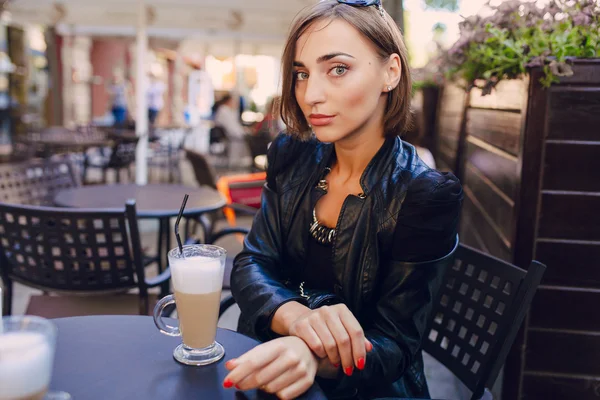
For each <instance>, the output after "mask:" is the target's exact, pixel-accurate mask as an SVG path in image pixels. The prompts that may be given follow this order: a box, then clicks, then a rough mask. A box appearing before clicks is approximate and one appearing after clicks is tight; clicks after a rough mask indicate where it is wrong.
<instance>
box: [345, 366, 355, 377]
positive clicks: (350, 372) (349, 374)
mask: <svg viewBox="0 0 600 400" xmlns="http://www.w3.org/2000/svg"><path fill="white" fill-rule="evenodd" d="M352 370H354V368H352V367H348V368H346V369H345V370H344V373H345V374H346V375H348V376H352Z"/></svg>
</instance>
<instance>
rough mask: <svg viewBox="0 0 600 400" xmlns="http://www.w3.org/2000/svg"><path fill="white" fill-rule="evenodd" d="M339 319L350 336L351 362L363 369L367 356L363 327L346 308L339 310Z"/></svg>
mask: <svg viewBox="0 0 600 400" xmlns="http://www.w3.org/2000/svg"><path fill="white" fill-rule="evenodd" d="M340 321H342V324H343V325H344V328H346V332H348V335H349V336H350V341H351V345H352V357H353V360H354V363H353V364H354V365H356V368H358V369H359V370H363V369H364V368H365V362H366V358H367V351H366V346H365V334H364V332H363V329H362V327H361V326H360V324H359V323H358V321H357V320H356V318H354V315H352V313H351V312H350V311H349V310H347V309H346V310H342V311H341V312H340Z"/></svg>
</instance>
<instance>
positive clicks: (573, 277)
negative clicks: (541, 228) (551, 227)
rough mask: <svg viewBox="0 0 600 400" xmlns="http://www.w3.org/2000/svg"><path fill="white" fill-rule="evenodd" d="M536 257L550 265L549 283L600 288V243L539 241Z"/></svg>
mask: <svg viewBox="0 0 600 400" xmlns="http://www.w3.org/2000/svg"><path fill="white" fill-rule="evenodd" d="M535 259H536V260H538V261H540V262H541V263H544V264H546V266H547V267H548V268H547V269H546V273H545V274H544V281H543V282H544V284H546V285H566V286H583V287H594V288H600V268H598V266H600V243H599V244H594V243H578V242H565V241H555V240H553V241H540V240H538V242H537V245H536V254H535ZM598 330H600V329H598Z"/></svg>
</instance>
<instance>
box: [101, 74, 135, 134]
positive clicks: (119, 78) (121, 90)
mask: <svg viewBox="0 0 600 400" xmlns="http://www.w3.org/2000/svg"><path fill="white" fill-rule="evenodd" d="M106 90H107V92H108V94H109V96H110V107H111V113H112V115H113V119H114V123H113V124H114V126H116V127H123V126H125V123H126V122H127V117H128V110H129V109H130V108H129V104H130V100H131V85H129V83H128V82H127V81H126V80H125V78H124V77H123V74H122V73H121V72H119V71H115V72H114V73H113V77H112V80H111V82H110V84H109V85H107V87H106Z"/></svg>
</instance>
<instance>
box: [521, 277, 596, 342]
mask: <svg viewBox="0 0 600 400" xmlns="http://www.w3.org/2000/svg"><path fill="white" fill-rule="evenodd" d="M548 269H550V268H548ZM544 278H545V276H544ZM544 283H546V282H545V279H544ZM598 304H600V291H589V290H584V289H577V288H558V287H550V288H543V287H542V288H540V289H538V291H537V292H536V294H535V296H534V297H533V301H532V303H531V309H530V311H529V327H530V328H544V329H562V330H575V331H597V332H600V313H599V312H598Z"/></svg>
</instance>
